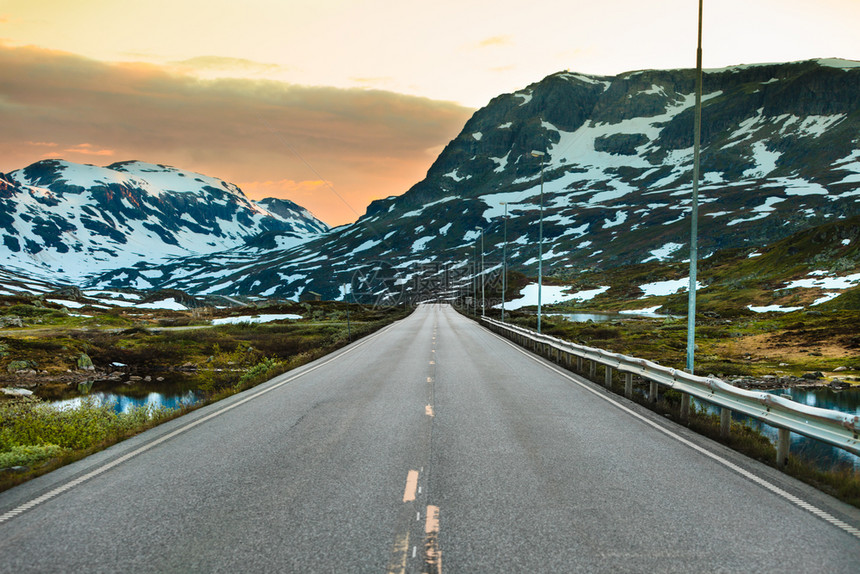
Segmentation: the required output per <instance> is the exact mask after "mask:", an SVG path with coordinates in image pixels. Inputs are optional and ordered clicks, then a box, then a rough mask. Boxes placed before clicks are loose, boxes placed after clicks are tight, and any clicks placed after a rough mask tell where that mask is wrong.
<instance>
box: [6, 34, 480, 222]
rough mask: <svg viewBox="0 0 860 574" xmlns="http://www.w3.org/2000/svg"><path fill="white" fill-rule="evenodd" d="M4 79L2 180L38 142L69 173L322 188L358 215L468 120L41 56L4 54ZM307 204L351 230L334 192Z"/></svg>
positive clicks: (317, 93) (455, 111)
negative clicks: (150, 169) (163, 169)
mask: <svg viewBox="0 0 860 574" xmlns="http://www.w3.org/2000/svg"><path fill="white" fill-rule="evenodd" d="M0 69H2V70H3V71H4V72H3V76H4V79H3V82H2V83H0V122H2V125H3V130H0V171H8V170H12V169H16V168H20V167H24V166H25V165H27V164H29V163H32V162H33V161H36V160H38V159H41V158H43V157H45V153H46V151H49V150H46V148H45V146H44V145H40V144H37V143H34V142H51V143H52V144H56V147H55V148H52V149H56V150H65V151H63V152H62V155H63V156H64V157H65V158H66V159H69V160H71V161H82V162H92V161H94V159H97V158H94V157H93V156H94V155H102V156H105V161H104V163H110V162H111V161H118V160H124V159H140V160H144V161H150V162H154V163H167V164H173V165H176V166H179V167H182V168H186V169H192V170H195V171H200V172H203V173H206V174H207V175H212V176H216V177H221V178H224V179H227V180H230V181H233V182H237V183H241V182H252V183H251V184H250V185H253V182H273V181H276V182H277V181H292V182H296V185H297V186H298V187H301V185H300V184H301V182H303V181H317V180H320V179H324V180H326V181H328V182H331V184H332V185H333V186H334V187H335V188H336V190H337V192H338V193H339V194H340V195H342V196H343V197H344V198H345V199H346V200H347V202H349V203H350V204H351V205H353V207H354V209H355V210H356V211H358V212H359V213H363V211H364V208H365V207H366V206H367V204H368V202H369V201H370V200H371V199H374V198H379V197H386V196H388V195H393V194H399V193H403V192H404V191H406V189H408V188H409V187H410V186H411V185H412V184H414V183H416V182H417V181H418V180H420V179H421V178H422V177H423V176H424V174H425V173H426V170H427V168H428V167H429V166H430V164H431V163H432V161H433V159H435V157H434V156H433V155H432V154H433V152H435V151H437V150H438V149H439V146H440V145H444V144H445V143H447V142H448V141H449V140H450V139H452V138H453V137H454V136H456V135H457V133H458V132H459V131H460V129H461V128H462V126H463V124H464V123H465V121H466V120H467V119H468V117H469V116H470V115H471V113H472V110H470V109H467V108H464V107H461V106H459V105H456V104H453V103H448V102H439V101H434V100H429V99H424V98H418V97H414V96H406V95H402V94H396V93H392V92H385V91H373V90H358V89H354V90H343V89H335V88H329V87H309V86H296V85H289V84H284V83H281V82H274V81H264V80H244V79H220V80H200V79H197V78H194V77H193V76H190V75H183V74H179V73H175V72H170V71H168V70H166V69H164V68H160V67H158V66H154V65H147V64H105V63H102V62H97V61H93V60H88V59H85V58H82V57H78V56H74V55H70V54H67V53H59V52H51V51H47V50H42V49H38V48H33V47H25V48H10V47H7V46H2V45H0ZM109 152H110V153H111V154H112V155H110V157H109V158H108V157H107V156H108V153H109ZM310 187H313V186H310ZM307 188H308V186H305V189H307ZM271 189H272V187H271V186H269V187H266V186H261V188H260V190H259V193H258V190H256V189H253V188H249V189H246V190H245V191H246V192H247V193H248V194H249V195H251V196H254V195H259V194H262V193H264V191H265V190H271ZM304 204H305V205H306V207H308V208H309V209H311V210H313V211H315V212H316V213H318V215H319V216H321V217H322V218H324V219H327V220H328V221H329V222H331V223H344V222H346V221H350V220H353V219H354V218H355V215H354V214H353V213H352V212H351V211H349V210H348V209H346V207H345V206H344V205H343V203H342V202H341V200H340V199H338V198H337V197H335V196H334V194H333V193H332V192H331V191H330V190H329V189H328V188H327V187H323V188H318V189H317V192H316V195H315V196H308V195H307V194H306V196H305V197H304Z"/></svg>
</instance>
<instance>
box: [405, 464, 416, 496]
mask: <svg viewBox="0 0 860 574" xmlns="http://www.w3.org/2000/svg"><path fill="white" fill-rule="evenodd" d="M416 490H418V471H417V470H410V471H409V474H407V475H406V490H404V491H403V502H412V501H413V500H415V491H416Z"/></svg>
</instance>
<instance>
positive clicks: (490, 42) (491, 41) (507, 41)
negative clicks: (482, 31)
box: [478, 35, 514, 48]
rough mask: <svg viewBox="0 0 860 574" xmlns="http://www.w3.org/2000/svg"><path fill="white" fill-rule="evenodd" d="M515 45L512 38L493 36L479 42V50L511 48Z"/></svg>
mask: <svg viewBox="0 0 860 574" xmlns="http://www.w3.org/2000/svg"><path fill="white" fill-rule="evenodd" d="M513 43H514V39H513V37H511V36H507V35H504V36H492V37H490V38H486V39H484V40H481V41H480V42H478V47H479V48H493V47H496V46H511V45H513Z"/></svg>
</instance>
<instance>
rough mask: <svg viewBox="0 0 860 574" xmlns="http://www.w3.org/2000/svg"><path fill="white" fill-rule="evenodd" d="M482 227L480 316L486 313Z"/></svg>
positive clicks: (482, 231)
mask: <svg viewBox="0 0 860 574" xmlns="http://www.w3.org/2000/svg"><path fill="white" fill-rule="evenodd" d="M484 301H485V300H484V228H483V227H482V228H481V317H483V316H484V315H485V314H486V311H485V309H486V303H485V302H484Z"/></svg>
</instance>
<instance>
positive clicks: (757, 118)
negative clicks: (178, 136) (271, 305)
mask: <svg viewBox="0 0 860 574" xmlns="http://www.w3.org/2000/svg"><path fill="white" fill-rule="evenodd" d="M694 84H695V76H694V70H689V69H687V70H683V69H680V70H642V71H634V72H626V73H623V74H619V75H617V76H589V75H585V74H576V73H571V72H559V73H557V74H553V75H551V76H548V77H547V78H544V79H543V80H541V81H539V82H535V83H533V84H531V85H529V86H527V87H525V88H523V89H522V90H518V91H516V92H513V93H510V94H501V95H499V96H497V97H496V98H493V100H491V102H490V103H488V105H487V106H485V107H484V108H481V109H480V110H477V111H476V112H475V114H474V115H473V116H472V117H471V118H470V119H469V120H468V121H467V122H466V124H465V125H464V127H463V129H462V130H461V132H460V133H459V134H458V135H457V136H456V137H455V138H454V139H453V140H452V141H451V142H449V143H448V145H447V146H445V148H444V149H443V151H442V153H441V154H440V155H439V156H438V158H437V159H436V161H434V163H433V164H432V165H431V167H430V168H429V169H428V172H427V176H426V177H425V178H424V179H422V180H421V181H420V182H417V183H416V184H415V185H413V186H412V187H411V188H410V189H409V190H407V191H406V192H405V193H404V194H403V195H400V196H393V197H389V198H386V199H382V200H377V201H374V202H372V203H371V204H370V205H369V206H368V208H367V211H366V213H365V215H363V216H362V217H360V218H359V220H358V221H356V222H355V223H353V224H350V225H346V226H341V227H338V228H336V229H333V230H331V231H329V232H328V233H326V234H324V235H317V236H314V237H312V238H311V239H309V240H308V241H302V242H300V243H298V244H288V243H280V244H279V243H278V240H277V237H278V232H276V231H271V232H262V233H260V234H258V235H257V236H256V239H254V240H253V241H251V242H250V243H245V244H242V245H238V246H234V247H231V248H230V249H228V250H223V251H219V252H217V253H213V254H211V255H195V256H188V257H177V258H173V259H170V260H167V261H165V262H164V263H163V264H158V265H151V264H147V263H145V262H139V263H138V264H135V265H134V266H130V267H124V268H120V269H112V270H108V271H106V272H105V273H103V274H101V275H100V276H97V277H93V278H91V279H90V280H89V281H88V285H91V286H98V287H100V288H107V287H120V286H123V285H127V284H128V283H129V282H132V283H134V282H135V281H145V282H146V283H149V284H151V285H153V286H155V287H161V288H167V287H169V288H179V289H183V290H187V291H189V292H194V293H204V294H224V295H231V294H240V293H241V294H256V295H259V296H265V297H283V298H292V299H295V298H299V297H301V296H303V294H305V293H307V292H310V291H312V292H314V293H318V294H320V295H322V296H323V297H324V298H331V299H335V298H343V297H345V296H348V295H349V294H350V293H352V294H353V296H354V294H355V293H356V292H357V290H358V289H363V290H364V291H365V292H368V293H381V292H384V291H385V290H391V289H392V288H393V289H395V290H401V291H405V292H408V293H411V295H409V296H410V297H411V296H412V295H414V294H415V293H416V292H418V291H420V290H422V289H424V288H425V287H426V285H428V284H438V280H439V279H440V278H441V277H444V278H445V281H446V285H449V286H450V283H451V282H450V281H449V279H450V277H452V276H456V281H455V282H460V283H464V282H466V281H467V280H468V278H469V277H471V276H472V275H474V274H475V272H476V271H475V260H476V259H477V257H476V256H477V247H476V245H477V244H478V243H479V242H480V237H481V231H480V230H481V229H483V232H484V240H485V247H484V254H485V259H486V263H487V266H486V268H485V271H486V272H487V273H488V274H489V273H496V274H497V273H498V272H499V268H500V267H501V259H502V252H503V251H506V252H507V257H508V265H509V266H510V268H512V269H514V270H517V271H519V272H522V273H525V274H527V275H535V274H536V271H537V269H536V268H537V260H538V257H537V256H538V247H537V240H538V220H539V217H540V212H541V201H542V204H543V237H544V245H543V266H544V276H545V277H548V278H554V279H557V280H572V279H575V278H576V277H578V276H579V275H580V274H581V273H583V272H586V271H588V270H595V269H612V268H617V267H623V266H626V265H634V264H639V263H644V262H648V261H657V262H672V261H675V262H680V261H683V260H684V259H685V257H686V253H688V245H689V233H690V230H689V213H690V202H691V200H690V195H691V185H692V176H691V173H692V169H691V165H692V149H691V146H692V118H693V102H694V94H693V86H694ZM702 133H703V139H702V143H703V148H702V180H701V182H700V183H701V186H700V214H699V222H700V228H699V249H700V254H701V257H703V258H707V257H709V256H710V255H712V254H714V253H716V252H717V251H719V250H723V249H748V250H750V251H753V250H754V249H755V248H756V247H759V246H764V245H768V244H772V243H775V242H777V241H779V240H781V239H783V238H786V237H788V236H790V235H792V234H793V233H796V232H798V231H801V230H803V229H808V228H813V227H816V226H820V225H824V224H826V223H828V222H830V221H834V220H839V219H843V218H847V217H852V216H854V215H856V214H857V213H858V212H860V208H858V205H860V203H858V202H860V135H858V134H860V63H857V62H851V61H845V60H832V59H831V60H810V61H803V62H792V63H787V64H760V65H758V64H757V65H747V66H735V67H731V68H724V69H719V70H706V74H705V80H704V96H703V132H702ZM533 152H542V153H543V154H544V155H543V156H538V157H536V156H534V155H533ZM541 182H542V183H543V185H542V186H541ZM541 192H543V193H541ZM541 195H543V199H542V200H541ZM502 203H504V204H506V205H505V206H503V205H501V204H502ZM506 211H507V214H508V215H509V219H507V220H504V219H503V215H504V213H505V212H506ZM505 235H507V248H506V249H504V241H503V239H504V237H505ZM367 277H372V278H375V279H378V280H380V283H379V284H368V282H367V281H366V278H367ZM434 281H435V282H436V283H434ZM371 283H372V282H371Z"/></svg>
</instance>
